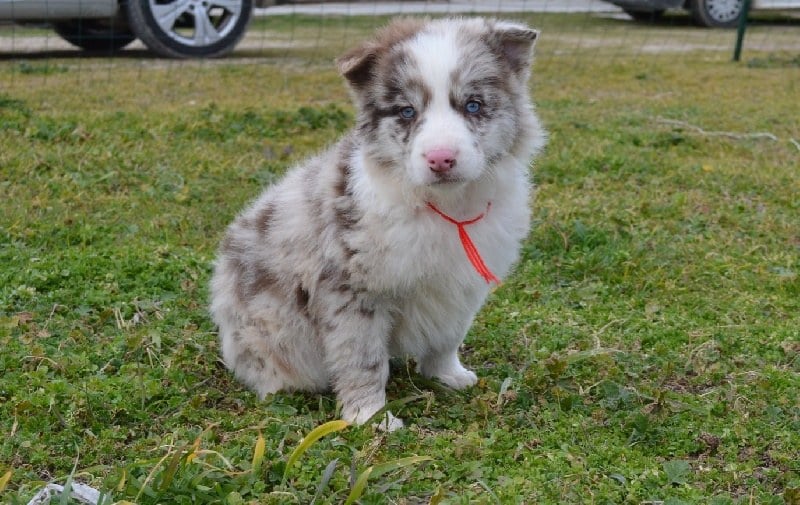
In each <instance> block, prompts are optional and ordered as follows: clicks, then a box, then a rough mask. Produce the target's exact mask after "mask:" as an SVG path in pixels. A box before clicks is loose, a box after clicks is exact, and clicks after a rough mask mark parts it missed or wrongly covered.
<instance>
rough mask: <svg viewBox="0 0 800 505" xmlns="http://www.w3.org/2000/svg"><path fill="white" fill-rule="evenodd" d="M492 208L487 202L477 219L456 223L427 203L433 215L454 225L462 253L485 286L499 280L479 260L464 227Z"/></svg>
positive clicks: (481, 259) (478, 255) (479, 255)
mask: <svg viewBox="0 0 800 505" xmlns="http://www.w3.org/2000/svg"><path fill="white" fill-rule="evenodd" d="M491 207H492V202H489V203H488V204H487V205H486V212H484V213H482V214H481V215H479V216H478V217H475V218H473V219H468V220H466V221H456V220H455V219H453V218H452V217H450V216H448V215H447V214H445V213H444V212H442V211H441V210H439V209H437V208H436V206H435V205H434V204H432V203H431V202H428V208H429V209H431V210H432V211H434V212H435V213H437V214H439V216H441V217H442V219H444V220H445V221H447V222H448V223H451V224H454V225H456V228H458V238H459V239H461V246H462V247H463V248H464V252H465V253H467V259H468V260H469V262H470V263H472V266H473V267H475V270H476V271H477V272H478V273H479V274H480V276H481V277H483V278H484V280H486V284H491V283H492V282H494V283H495V284H500V279H498V278H497V277H495V275H494V274H493V273H492V271H491V270H489V267H487V266H486V263H484V262H483V258H481V254H480V253H479V252H478V248H477V247H475V244H474V243H473V242H472V239H471V238H470V237H469V233H467V229H466V226H467V225H470V224H473V223H477V222H478V221H480V220H481V219H483V218H484V216H486V213H487V212H489V209H490V208H491Z"/></svg>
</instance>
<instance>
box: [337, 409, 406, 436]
mask: <svg viewBox="0 0 800 505" xmlns="http://www.w3.org/2000/svg"><path fill="white" fill-rule="evenodd" d="M382 408H383V405H377V404H376V405H372V406H366V407H361V408H360V409H358V410H357V411H355V410H354V409H347V408H345V409H344V410H343V411H342V419H344V420H345V421H347V422H348V423H352V424H358V425H361V424H364V423H366V422H367V421H369V420H370V419H372V417H373V416H375V413H376V412H378V411H379V410H380V409H382ZM378 419H379V421H378V422H377V423H373V425H372V426H373V428H375V429H377V430H379V431H386V432H392V431H395V430H399V429H400V428H402V427H403V420H402V419H400V418H399V417H395V416H394V415H393V414H392V413H391V412H385V413H384V414H383V415H382V416H380V417H379V418H378Z"/></svg>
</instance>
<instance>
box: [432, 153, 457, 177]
mask: <svg viewBox="0 0 800 505" xmlns="http://www.w3.org/2000/svg"><path fill="white" fill-rule="evenodd" d="M425 159H426V160H427V161H428V168H430V169H431V170H433V171H434V172H447V171H448V170H450V169H451V168H453V167H454V166H455V164H456V153H455V151H453V150H452V149H431V150H430V151H428V152H427V153H425Z"/></svg>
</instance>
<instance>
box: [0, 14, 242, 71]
mask: <svg viewBox="0 0 800 505" xmlns="http://www.w3.org/2000/svg"><path fill="white" fill-rule="evenodd" d="M252 13H253V0H0V20H4V21H12V22H14V23H21V24H24V23H36V24H39V23H47V24H49V25H52V27H53V28H54V29H55V31H56V33H57V34H58V35H60V36H61V37H62V38H64V39H65V40H66V41H68V42H69V43H71V44H73V45H75V46H77V47H80V48H82V49H86V50H89V51H101V52H113V51H116V50H118V49H121V48H123V47H125V46H126V45H128V44H130V43H131V42H133V41H134V40H135V39H137V38H138V39H139V40H141V41H142V42H143V43H144V45H145V46H147V48H148V49H150V50H151V51H153V52H154V53H156V54H157V55H159V56H162V57H167V58H200V57H220V56H224V55H226V54H228V53H230V52H231V51H232V50H233V48H234V47H235V46H236V44H237V43H238V42H239V41H240V40H241V38H242V37H243V36H244V34H245V31H246V30H247V25H248V24H249V22H250V18H251V16H252Z"/></svg>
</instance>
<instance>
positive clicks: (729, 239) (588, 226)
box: [0, 16, 800, 505]
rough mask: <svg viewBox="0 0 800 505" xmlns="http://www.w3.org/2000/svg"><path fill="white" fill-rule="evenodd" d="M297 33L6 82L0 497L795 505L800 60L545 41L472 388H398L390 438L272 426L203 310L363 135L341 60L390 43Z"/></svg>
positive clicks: (546, 20)
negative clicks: (295, 200) (244, 245)
mask: <svg viewBox="0 0 800 505" xmlns="http://www.w3.org/2000/svg"><path fill="white" fill-rule="evenodd" d="M291 19H293V18H287V19H284V20H281V21H280V22H278V21H276V22H274V24H273V25H270V26H269V27H263V29H265V30H273V31H274V33H275V34H278V35H280V36H282V37H284V38H286V39H287V40H290V41H292V40H293V41H294V42H295V43H296V46H297V47H286V48H283V49H279V50H275V51H274V52H271V51H272V50H269V49H265V50H264V51H265V53H266V55H265V56H264V57H263V59H260V60H259V59H256V58H255V56H257V55H256V54H255V53H253V50H248V49H244V50H243V53H242V55H241V56H240V57H239V58H233V59H230V60H225V61H222V62H200V63H176V62H162V61H155V60H148V59H140V58H115V59H113V60H102V59H76V58H74V57H73V56H71V54H62V55H56V56H54V57H53V58H48V59H45V60H38V59H32V60H27V59H23V60H22V63H24V64H25V65H26V66H25V68H26V69H27V70H25V71H21V70H20V68H21V67H20V64H21V62H20V61H16V60H11V61H5V62H3V63H2V64H1V65H0V80H2V81H3V82H6V83H8V86H6V87H4V90H3V91H2V92H0V167H2V179H1V180H0V215H2V220H1V221H0V264H2V265H3V267H2V269H0V349H2V352H0V431H2V433H3V439H2V442H0V493H4V494H2V497H1V498H0V500H2V501H3V502H4V503H26V502H27V500H28V499H30V497H31V496H32V495H33V494H34V493H35V492H36V490H37V489H38V488H39V487H40V486H41V485H42V484H43V483H46V482H51V481H55V482H57V483H61V484H64V483H66V482H67V481H68V479H70V480H74V481H76V482H82V483H87V484H90V485H93V486H94V487H97V488H98V489H101V490H102V491H103V492H104V493H105V496H104V503H111V502H114V501H120V500H128V501H131V502H136V503H141V504H151V503H228V504H237V503H256V502H257V503H310V502H312V501H314V503H344V502H346V501H347V500H348V499H350V498H351V497H353V498H352V500H353V501H354V500H356V499H357V500H358V501H359V503H362V504H373V503H408V504H411V503H448V504H460V503H657V502H663V503H666V504H673V505H677V504H681V503H709V504H717V505H722V504H732V503H771V504H780V503H785V504H796V503H798V500H799V499H800V463H799V462H800V402H799V401H798V393H797V391H800V375H799V374H800V358H798V356H799V355H800V279H799V278H798V274H800V197H798V195H800V173H799V172H798V166H800V150H799V149H798V148H797V147H796V145H795V144H793V143H792V142H791V139H794V140H795V141H797V140H798V139H799V138H800V119H798V118H800V104H798V102H797V99H796V97H797V96H800V80H798V79H797V78H796V77H797V68H796V64H795V63H793V62H794V59H793V58H794V55H792V54H791V53H790V52H781V51H770V52H759V51H754V50H749V51H748V52H746V57H747V58H749V60H748V61H749V62H751V64H747V63H746V62H745V63H744V64H741V65H735V64H732V63H730V62H729V61H728V59H729V57H730V54H729V51H728V49H729V47H728V46H725V48H724V49H720V50H717V49H713V48H712V49H705V50H695V51H692V52H689V53H686V52H677V53H676V52H673V51H667V52H665V53H663V54H645V53H644V52H642V51H641V50H640V49H637V47H638V48H641V45H638V42H637V43H631V42H632V41H635V40H638V39H637V37H639V36H643V37H647V38H648V40H650V41H651V42H653V41H657V40H661V39H659V37H660V35H657V33H659V32H658V30H663V31H665V32H667V33H668V34H669V38H670V39H676V40H681V41H683V42H684V43H686V44H688V43H690V42H687V41H691V40H692V39H693V38H702V40H701V42H703V43H704V44H705V43H706V42H708V41H714V43H716V41H720V43H721V41H723V40H728V41H730V36H729V32H719V31H710V32H709V31H697V30H695V29H692V28H690V27H687V26H674V27H669V26H667V27H660V28H658V30H657V31H656V32H653V33H648V32H647V31H646V29H644V28H628V27H624V26H622V25H621V24H620V23H619V22H616V21H613V20H602V19H600V20H597V19H594V18H585V17H583V16H575V17H570V16H551V17H547V16H537V17H536V19H535V20H534V23H535V24H537V25H538V26H542V27H543V28H544V34H545V35H544V36H543V39H542V41H541V43H540V45H539V51H540V56H539V60H538V63H537V66H536V73H535V76H534V82H533V89H534V95H535V97H536V101H537V103H538V109H539V113H540V115H541V116H542V118H543V120H544V122H545V123H546V125H547V126H548V128H549V130H550V133H551V140H550V144H549V145H548V148H547V151H546V153H545V155H544V156H543V157H542V158H541V159H540V160H539V161H538V163H537V165H536V168H535V179H536V181H537V183H538V186H539V191H538V194H537V197H536V200H535V202H534V203H533V205H534V209H535V216H536V223H535V226H534V227H533V230H532V232H531V235H530V238H529V240H528V241H527V242H526V244H525V247H524V250H523V255H522V259H521V261H520V264H519V266H518V268H517V269H516V273H515V274H514V276H513V277H512V278H510V279H509V280H508V281H507V282H506V283H505V284H504V285H503V286H502V287H501V288H500V289H498V290H497V291H496V292H495V293H494V294H493V295H492V297H491V298H490V300H489V302H488V304H487V305H486V307H485V308H484V309H483V310H482V311H481V313H480V314H479V315H478V317H477V320H476V321H475V324H474V326H473V328H472V330H471V332H470V334H469V336H468V338H467V341H466V345H465V349H464V356H465V361H466V362H467V363H468V364H469V365H470V366H471V367H473V368H475V369H476V370H477V372H478V374H479V377H480V381H479V383H478V385H477V386H476V387H475V388H473V389H471V390H469V391H466V392H453V391H450V390H447V389H446V388H444V387H441V386H438V385H437V384H435V383H431V382H429V381H425V380H424V379H422V378H421V377H419V376H417V375H416V374H414V373H413V372H411V371H409V369H408V366H407V365H406V364H405V363H402V362H396V363H394V364H393V373H392V379H391V381H390V385H389V389H388V393H389V398H390V400H392V401H394V402H396V403H395V407H393V409H394V411H395V412H396V413H397V414H398V415H400V416H402V417H403V418H404V419H405V420H406V422H407V424H408V425H409V426H408V428H407V429H404V430H401V431H399V432H396V433H392V434H389V435H386V434H376V433H374V432H373V431H372V430H371V429H370V428H366V427H347V428H344V429H342V430H340V431H338V430H339V428H341V427H340V426H333V427H332V425H329V424H325V423H327V422H328V421H332V420H334V419H335V418H336V405H335V401H334V398H333V397H332V396H331V395H321V396H320V395H311V394H280V395H275V396H273V397H271V398H268V399H267V400H265V401H263V402H260V401H258V400H257V399H256V397H255V396H254V395H253V394H251V393H250V392H248V391H246V390H245V389H244V388H242V387H241V386H240V385H239V384H238V383H236V381H234V380H233V378H232V377H231V376H230V375H229V374H228V372H226V371H225V369H224V367H223V366H222V365H221V363H220V362H219V359H218V351H217V343H216V336H215V333H214V327H213V326H212V324H211V323H210V321H209V318H208V316H207V313H206V298H207V292H206V284H207V281H208V278H209V272H210V265H211V262H212V260H213V258H214V252H215V249H216V247H217V243H218V240H219V238H220V235H221V233H222V232H223V230H224V228H225V226H226V224H227V223H228V222H229V221H230V220H231V219H232V217H233V216H234V215H235V214H236V212H238V211H239V210H240V209H241V208H242V206H243V205H244V204H245V203H246V202H247V201H248V200H250V199H251V198H253V197H254V196H255V195H257V194H258V192H259V189H260V188H261V187H262V186H263V185H264V184H267V183H269V182H270V181H272V180H274V178H275V177H277V176H278V175H279V174H281V173H282V172H283V171H284V170H285V169H286V167H287V165H290V164H291V163H293V162H295V161H297V160H299V159H301V158H302V157H304V156H306V155H308V154H310V153H312V152H314V151H315V150H317V149H318V148H319V147H321V146H323V145H326V144H329V143H331V142H332V141H333V140H334V139H335V138H336V137H337V136H338V135H340V134H341V133H342V132H343V131H345V130H346V129H347V128H349V126H350V125H351V123H352V109H351V107H350V106H349V105H348V102H347V95H346V91H345V89H344V86H343V85H342V84H341V82H340V80H339V78H338V77H337V76H336V74H335V72H334V70H333V68H332V66H331V65H330V64H329V63H325V62H329V61H330V58H332V57H333V55H334V54H335V53H336V52H338V50H339V45H344V44H345V42H348V41H350V39H351V38H353V39H355V38H358V37H359V36H361V34H362V33H366V32H368V31H369V30H370V29H371V27H372V25H373V24H375V23H376V22H377V20H375V19H364V18H362V19H354V20H351V21H347V23H344V21H341V20H340V21H337V22H334V21H330V20H329V21H326V24H324V25H320V24H319V21H318V20H317V21H315V20H312V19H305V18H302V19H301V18H297V19H296V20H295V21H292V20H291ZM537 20H538V21H539V22H538V23H537ZM571 20H572V22H571ZM320 26H324V28H325V29H324V30H321V29H319V27H320ZM261 29H262V27H260V26H256V27H255V30H254V31H253V32H251V37H259V36H260V35H259V33H263V32H260V30H261ZM759 30H762V32H756V33H757V34H758V33H761V34H762V36H764V37H765V38H767V36H768V35H769V30H770V27H768V26H766V27H759ZM549 33H552V34H553V36H552V37H551V38H549V39H548V34H549ZM654 33H656V34H654ZM783 35H784V32H783V31H779V32H778V33H776V35H775V37H776V38H777V39H780V37H782V36H783ZM261 36H263V35H261ZM598 40H599V41H605V42H604V44H589V43H588V42H590V41H598ZM575 41H579V42H580V41H582V42H580V43H576V42H575ZM665 44H666V42H665ZM706 45H708V44H706ZM711 45H713V44H711ZM565 48H566V49H567V50H564V49H565ZM311 53H314V54H313V56H312V54H311ZM676 55H678V57H676ZM764 62H766V64H765V63H764ZM37 69H44V70H37ZM47 69H50V70H47ZM52 69H57V71H56V72H53V71H52ZM665 120H669V121H672V122H668V121H665ZM692 125H693V126H697V127H699V128H702V129H703V131H705V132H713V131H725V132H735V133H739V134H747V133H755V132H770V133H771V134H773V135H774V136H775V138H776V139H777V140H770V139H766V138H750V137H746V136H741V137H738V138H734V137H730V136H714V135H709V134H703V133H702V132H700V131H698V130H697V129H695V128H693V126H692ZM317 427H319V428H317ZM315 428H317V429H319V430H322V431H316V432H314V431H312V430H314V429H315ZM322 432H326V433H328V434H327V435H326V436H324V437H322V438H320V439H319V440H317V441H316V442H315V443H309V441H310V440H315V437H314V436H312V434H314V435H319V434H320V433H322ZM304 437H305V438H304ZM303 440H305V442H303ZM292 454H295V456H292ZM427 458H430V460H428V461H426V459H427ZM289 461H291V463H292V464H291V465H287V463H288V462H289ZM365 475H366V477H364V476H365ZM364 483H366V484H365V485H364V487H361V485H362V484H364ZM3 490H4V491H3ZM356 492H359V493H362V494H361V495H360V496H357V495H354V493H356ZM351 502H352V501H351Z"/></svg>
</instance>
